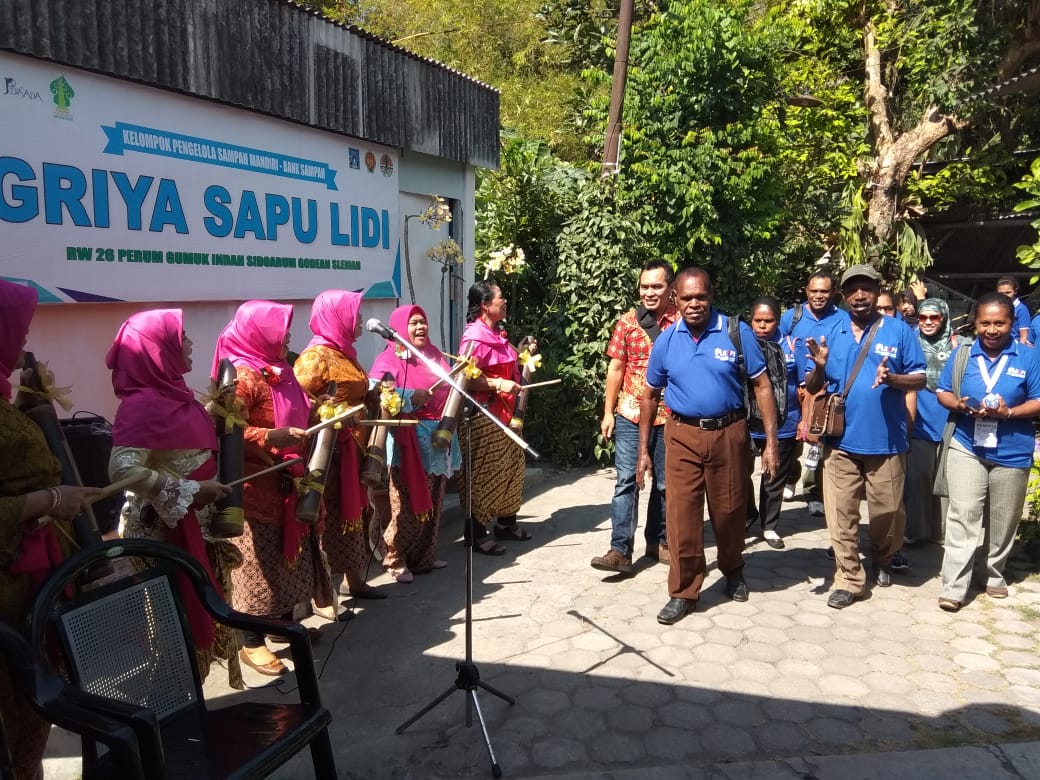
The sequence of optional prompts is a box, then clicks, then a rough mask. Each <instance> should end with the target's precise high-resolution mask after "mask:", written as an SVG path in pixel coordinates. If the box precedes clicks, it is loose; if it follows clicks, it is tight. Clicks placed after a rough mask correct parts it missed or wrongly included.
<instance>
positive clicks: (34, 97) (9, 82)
mask: <svg viewBox="0 0 1040 780" xmlns="http://www.w3.org/2000/svg"><path fill="white" fill-rule="evenodd" d="M0 94H3V95H5V96H6V95H9V96H11V97H15V98H21V99H22V100H28V101H29V102H30V103H42V102H43V95H41V94H40V93H39V91H38V90H35V89H27V88H26V87H20V86H18V82H17V81H15V80H14V79H13V78H11V77H10V76H4V91H3V93H0Z"/></svg>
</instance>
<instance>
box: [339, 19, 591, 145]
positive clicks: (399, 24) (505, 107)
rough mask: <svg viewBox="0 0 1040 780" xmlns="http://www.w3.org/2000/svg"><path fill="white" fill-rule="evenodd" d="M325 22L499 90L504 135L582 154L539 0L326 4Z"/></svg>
mask: <svg viewBox="0 0 1040 780" xmlns="http://www.w3.org/2000/svg"><path fill="white" fill-rule="evenodd" d="M321 7H322V10H323V11H324V12H325V13H326V14H327V15H329V16H330V17H331V18H333V19H336V20H338V21H341V22H345V23H349V24H356V25H358V26H360V27H363V28H365V29H366V30H368V31H369V32H372V33H373V34H375V35H378V36H380V37H383V38H386V39H388V40H390V41H391V42H393V43H395V44H397V45H399V46H402V47H404V48H406V49H408V50H410V51H413V52H415V53H416V54H419V55H422V56H425V57H430V58H432V59H435V60H438V61H439V62H443V63H444V64H446V65H449V66H451V67H453V68H457V69H459V70H461V71H463V72H464V73H466V74H468V75H470V76H473V77H474V78H477V79H479V80H481V81H483V82H485V83H487V84H490V85H491V86H493V87H496V88H497V89H499V90H500V91H501V93H502V97H501V120H502V125H503V126H504V127H505V128H508V129H510V130H513V131H515V132H517V133H519V134H520V135H522V136H525V137H530V138H537V139H541V140H543V141H546V142H547V143H549V144H550V146H552V148H553V149H554V150H556V151H558V152H561V153H562V154H564V155H565V156H566V155H569V154H574V153H580V150H581V147H580V145H579V144H578V143H577V139H576V138H575V136H574V135H573V133H572V127H573V122H572V121H571V114H572V112H573V111H574V106H573V103H572V100H571V97H572V96H573V95H574V94H575V93H576V91H577V89H578V86H579V79H580V69H579V68H571V67H568V65H567V60H568V58H567V57H566V56H565V52H564V49H563V47H562V46H561V45H559V44H558V43H556V42H554V41H553V40H551V36H550V35H549V34H548V33H547V30H546V27H545V22H544V20H543V19H542V18H541V17H540V16H539V14H538V11H539V0H427V1H426V2H416V1H415V0H324V2H323V3H322V4H321Z"/></svg>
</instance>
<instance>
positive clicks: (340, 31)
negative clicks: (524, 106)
mask: <svg viewBox="0 0 1040 780" xmlns="http://www.w3.org/2000/svg"><path fill="white" fill-rule="evenodd" d="M0 48H2V49H8V50H10V51H14V52H18V53H20V54H27V55H31V56H33V57H39V58H42V59H48V60H54V61H55V62H60V63H63V64H66V65H70V66H72V67H77V68H84V69H87V70H92V71H97V72H100V73H105V74H109V75H112V76H116V77H118V78H125V79H131V80H133V81H139V82H142V83H145V84H150V85H152V86H156V87H162V88H165V89H173V90H177V91H179V92H184V93H187V94H190V95H197V96H200V97H206V98H211V99H213V100H218V101H220V102H223V103H230V104H233V105H237V106H242V107H243V108H248V109H252V110H255V111H261V112H263V113H265V114H270V115H272V116H277V117H282V118H284V119H289V120H293V121H296V122H301V123H303V124H307V125H311V126H313V127H317V128H321V129H324V130H332V131H336V132H341V133H345V134H347V135H351V136H355V137H358V138H363V139H366V140H369V141H373V142H376V143H381V144H386V145H387V146H393V147H397V148H400V149H405V150H408V151H416V152H423V153H425V154H431V155H436V156H438V157H443V158H446V159H449V160H455V161H458V162H466V163H470V164H472V165H479V166H483V167H490V168H495V167H498V149H499V142H498V130H499V122H498V118H499V93H498V91H497V90H495V89H494V88H492V87H489V86H488V85H486V84H482V83H481V82H479V81H477V80H476V79H473V78H471V77H469V76H466V75H465V74H463V73H460V72H459V71H457V70H454V69H452V68H449V67H447V66H446V65H443V64H441V63H438V62H435V61H434V60H430V59H428V58H424V57H419V56H417V55H415V54H412V53H411V52H408V51H406V50H405V49H402V48H400V47H398V46H394V45H393V44H391V43H389V42H388V41H385V40H382V39H380V38H377V37H376V36H374V35H371V34H370V33H367V32H365V31H364V30H361V29H359V28H357V27H353V26H350V25H343V24H339V23H337V22H334V21H332V20H331V19H329V18H327V17H325V16H324V15H322V14H321V13H319V12H318V11H316V10H314V9H312V8H310V7H309V6H304V5H300V4H298V3H294V2H291V1H290V0H0Z"/></svg>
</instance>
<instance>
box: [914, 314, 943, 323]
mask: <svg viewBox="0 0 1040 780" xmlns="http://www.w3.org/2000/svg"><path fill="white" fill-rule="evenodd" d="M917 321H918V322H942V315H941V314H918V315H917Z"/></svg>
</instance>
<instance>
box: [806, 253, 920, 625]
mask: <svg viewBox="0 0 1040 780" xmlns="http://www.w3.org/2000/svg"><path fill="white" fill-rule="evenodd" d="M880 291H881V281H880V276H879V275H878V272H877V271H876V270H875V269H874V268H873V267H872V266H869V265H854V266H852V267H851V268H849V269H848V270H847V271H845V273H844V274H842V277H841V293H842V295H843V296H844V297H845V302H846V304H847V305H848V307H849V315H850V321H849V327H848V328H845V329H843V330H842V331H840V332H838V333H834V334H832V335H831V336H830V337H823V338H821V340H820V341H819V342H817V341H816V340H815V339H812V338H810V339H809V340H808V342H807V344H806V346H807V347H808V350H809V355H810V362H809V366H808V367H809V373H808V375H807V376H806V378H805V389H806V390H807V391H808V392H810V393H816V392H818V391H819V390H820V389H821V388H823V387H824V386H825V385H826V386H827V389H828V390H830V391H832V392H836V393H846V392H847V394H846V396H845V430H844V432H843V433H842V435H841V436H836V437H832V438H827V439H824V440H823V441H824V445H825V447H824V457H823V461H824V463H825V468H824V476H823V504H824V508H825V511H826V516H827V530H828V531H829V532H830V537H831V547H832V548H833V550H834V559H835V564H836V570H835V573H834V587H835V590H834V591H833V592H832V593H831V595H830V597H829V598H828V599H827V606H830V607H834V608H835V609H844V608H845V607H848V606H850V605H851V604H852V603H853V602H854V601H855V600H856V599H858V598H860V597H862V596H863V595H864V593H865V592H866V588H867V582H866V574H865V572H864V571H863V567H862V566H861V565H860V562H859V521H860V512H859V505H860V501H862V500H863V499H864V498H866V500H867V507H868V510H869V514H870V521H869V527H870V540H871V553H872V559H873V560H872V568H873V576H874V581H875V582H876V583H877V585H878V586H880V587H887V586H888V585H891V584H892V579H891V576H890V572H891V568H890V567H891V562H892V556H893V555H894V554H895V553H896V552H898V550H899V548H900V546H901V545H902V543H903V532H904V530H905V527H906V510H905V509H904V507H903V475H904V460H903V453H905V452H906V451H907V449H908V447H909V439H908V436H907V414H906V402H905V395H906V392H907V391H910V390H920V389H921V388H922V387H924V384H925V370H926V368H927V364H926V362H925V358H924V353H923V352H922V350H921V345H920V344H919V343H918V340H917V337H916V336H915V335H914V332H913V331H912V330H911V329H910V327H909V326H908V325H907V324H906V323H905V322H903V321H901V320H898V319H895V318H894V317H883V316H881V315H880V314H879V313H878V312H877V308H876V307H877V298H878V293H880ZM861 351H862V353H863V361H862V364H861V366H860V368H859V371H858V372H856V375H855V377H854V378H853V381H852V383H851V385H850V384H849V376H850V374H851V373H852V371H853V368H854V367H855V364H856V363H857V360H858V358H859V356H860V353H861Z"/></svg>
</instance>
